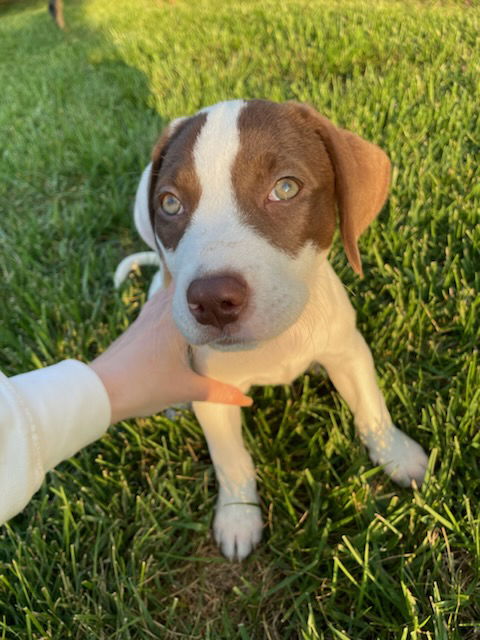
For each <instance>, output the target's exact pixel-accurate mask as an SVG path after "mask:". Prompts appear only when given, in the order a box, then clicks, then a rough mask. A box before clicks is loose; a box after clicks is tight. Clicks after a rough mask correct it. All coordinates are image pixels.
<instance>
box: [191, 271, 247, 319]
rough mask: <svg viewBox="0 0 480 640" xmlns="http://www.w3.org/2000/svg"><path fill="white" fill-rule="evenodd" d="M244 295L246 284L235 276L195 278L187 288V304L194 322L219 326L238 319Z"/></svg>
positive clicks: (243, 303)
mask: <svg viewBox="0 0 480 640" xmlns="http://www.w3.org/2000/svg"><path fill="white" fill-rule="evenodd" d="M247 298H248V287H247V285H246V283H245V282H244V281H243V280H241V279H239V278H238V277H234V276H210V277H207V278H198V279H197V280H193V281H192V282H191V284H190V286H189V287H188V290H187V302H188V307H189V309H190V311H191V312H192V315H193V316H194V317H195V319H196V320H197V322H199V323H200V324H207V325H212V326H213V327H218V328H219V329H223V328H224V327H225V325H227V324H230V323H231V322H235V320H237V319H238V317H239V316H240V314H241V312H242V310H243V309H244V308H245V306H246V304H247Z"/></svg>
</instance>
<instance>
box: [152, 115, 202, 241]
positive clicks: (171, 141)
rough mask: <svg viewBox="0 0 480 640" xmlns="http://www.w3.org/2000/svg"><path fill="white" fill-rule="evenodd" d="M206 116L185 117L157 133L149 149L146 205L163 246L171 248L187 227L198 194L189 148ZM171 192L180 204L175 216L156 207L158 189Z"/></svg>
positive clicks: (161, 191)
mask: <svg viewBox="0 0 480 640" xmlns="http://www.w3.org/2000/svg"><path fill="white" fill-rule="evenodd" d="M206 119H207V116H206V114H204V113H203V114H202V113H201V114H198V115H196V116H192V117H191V118H185V119H184V120H183V121H182V122H180V123H179V125H178V126H177V127H176V128H175V129H174V130H173V132H171V130H170V129H169V127H167V129H166V130H165V132H164V133H163V134H162V135H161V136H160V139H159V140H158V142H157V143H156V145H155V147H154V149H153V153H152V171H151V175H150V186H149V194H148V206H149V211H150V220H151V222H152V227H153V230H154V232H155V234H156V236H158V238H159V239H160V241H161V243H162V245H163V246H164V247H165V248H166V249H175V248H176V246H177V245H178V243H179V242H180V239H181V238H182V236H183V234H184V232H185V230H186V228H187V227H188V225H189V223H190V220H191V217H192V214H193V212H194V211H195V209H196V207H197V205H198V202H199V200H200V196H201V192H202V190H201V186H200V182H199V180H198V177H197V174H196V172H195V166H194V158H193V148H194V146H195V142H196V140H197V138H198V135H199V134H200V131H201V129H202V127H203V125H204V124H205V121H206ZM164 192H169V193H173V194H174V195H175V196H176V197H178V198H179V200H180V201H181V203H182V205H183V212H182V214H181V215H178V216H171V217H169V216H165V215H164V214H163V213H162V211H161V209H160V197H161V195H162V193H164Z"/></svg>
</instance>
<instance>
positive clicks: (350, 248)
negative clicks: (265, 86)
mask: <svg viewBox="0 0 480 640" xmlns="http://www.w3.org/2000/svg"><path fill="white" fill-rule="evenodd" d="M303 109H306V110H307V112H309V113H310V116H311V118H312V119H313V121H314V123H315V132H316V135H317V136H318V137H319V138H320V140H321V141H322V143H323V145H324V146H325V149H326V150H327V153H328V155H329V156H330V159H331V162H332V165H333V168H334V171H335V194H336V199H337V205H338V214H339V218H340V233H341V236H342V241H343V244H344V247H345V253H346V254H347V257H348V260H349V262H350V264H351V265H352V267H353V269H354V271H355V272H356V273H358V274H359V275H363V272H362V262H361V259H360V253H359V250H358V239H359V237H360V235H361V234H362V233H363V232H364V231H365V229H366V228H367V227H368V225H369V224H370V223H371V222H372V221H373V220H374V219H375V217H376V216H377V215H378V213H379V212H380V210H381V208H382V206H383V204H384V202H385V200H386V198H387V195H388V188H389V184H390V160H389V159H388V156H387V155H386V154H385V153H384V152H383V151H382V150H381V149H380V147H377V145H375V144H372V143H371V142H367V141H366V140H364V139H363V138H360V136H357V135H355V134H354V133H351V132H350V131H346V130H345V129H340V128H339V127H336V126H335V125H333V124H332V123H331V122H330V121H329V120H328V119H327V118H325V117H323V116H321V115H320V114H318V113H317V112H316V111H314V110H313V109H311V108H310V107H303Z"/></svg>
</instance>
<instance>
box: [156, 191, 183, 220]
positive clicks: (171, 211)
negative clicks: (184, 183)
mask: <svg viewBox="0 0 480 640" xmlns="http://www.w3.org/2000/svg"><path fill="white" fill-rule="evenodd" d="M160 206H161V207H162V211H163V213H166V214H167V216H177V215H178V214H179V213H181V212H182V210H183V207H182V203H181V202H180V200H179V199H178V198H177V197H176V196H174V195H173V193H165V194H164V195H163V196H162V198H161V200H160Z"/></svg>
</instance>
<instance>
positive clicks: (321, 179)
mask: <svg viewBox="0 0 480 640" xmlns="http://www.w3.org/2000/svg"><path fill="white" fill-rule="evenodd" d="M238 129H239V135H240V149H239V152H238V154H237V157H236V158H235V162H234V165H233V168H232V184H233V188H234V191H235V196H236V199H237V201H238V203H239V205H240V212H241V215H242V217H243V220H244V221H245V222H246V223H247V224H248V225H249V226H251V227H253V228H254V229H255V230H256V231H257V232H258V233H260V234H261V235H262V236H263V237H265V238H266V239H267V240H268V241H269V242H270V243H271V244H273V245H274V246H276V247H278V248H280V249H282V250H283V251H285V252H286V253H288V254H290V255H292V256H295V255H297V253H298V252H299V251H300V249H301V248H302V247H303V246H304V245H305V244H306V243H307V242H308V241H311V242H313V243H314V244H316V245H317V246H319V247H320V248H322V249H326V248H328V247H329V246H330V245H331V243H332V238H333V234H334V230H335V224H336V213H335V192H334V172H333V168H332V164H331V162H330V159H329V157H328V154H327V153H326V151H325V150H321V149H319V144H318V140H317V139H316V137H315V135H314V134H313V132H312V130H311V127H309V128H307V127H306V126H305V118H304V116H303V114H302V113H301V112H299V111H298V110H297V109H292V108H291V105H288V104H287V105H286V104H277V103H274V102H268V101H264V100H252V101H249V102H248V103H247V104H246V106H245V107H244V108H243V109H242V111H241V113H240V116H239V119H238ZM285 177H290V178H295V179H297V180H298V181H299V182H300V183H301V184H302V189H301V191H300V192H299V193H298V195H296V196H295V198H293V199H292V200H291V201H284V202H269V201H268V194H269V193H270V191H271V190H272V188H273V187H274V185H275V183H276V181H277V180H279V179H280V178H285Z"/></svg>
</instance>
